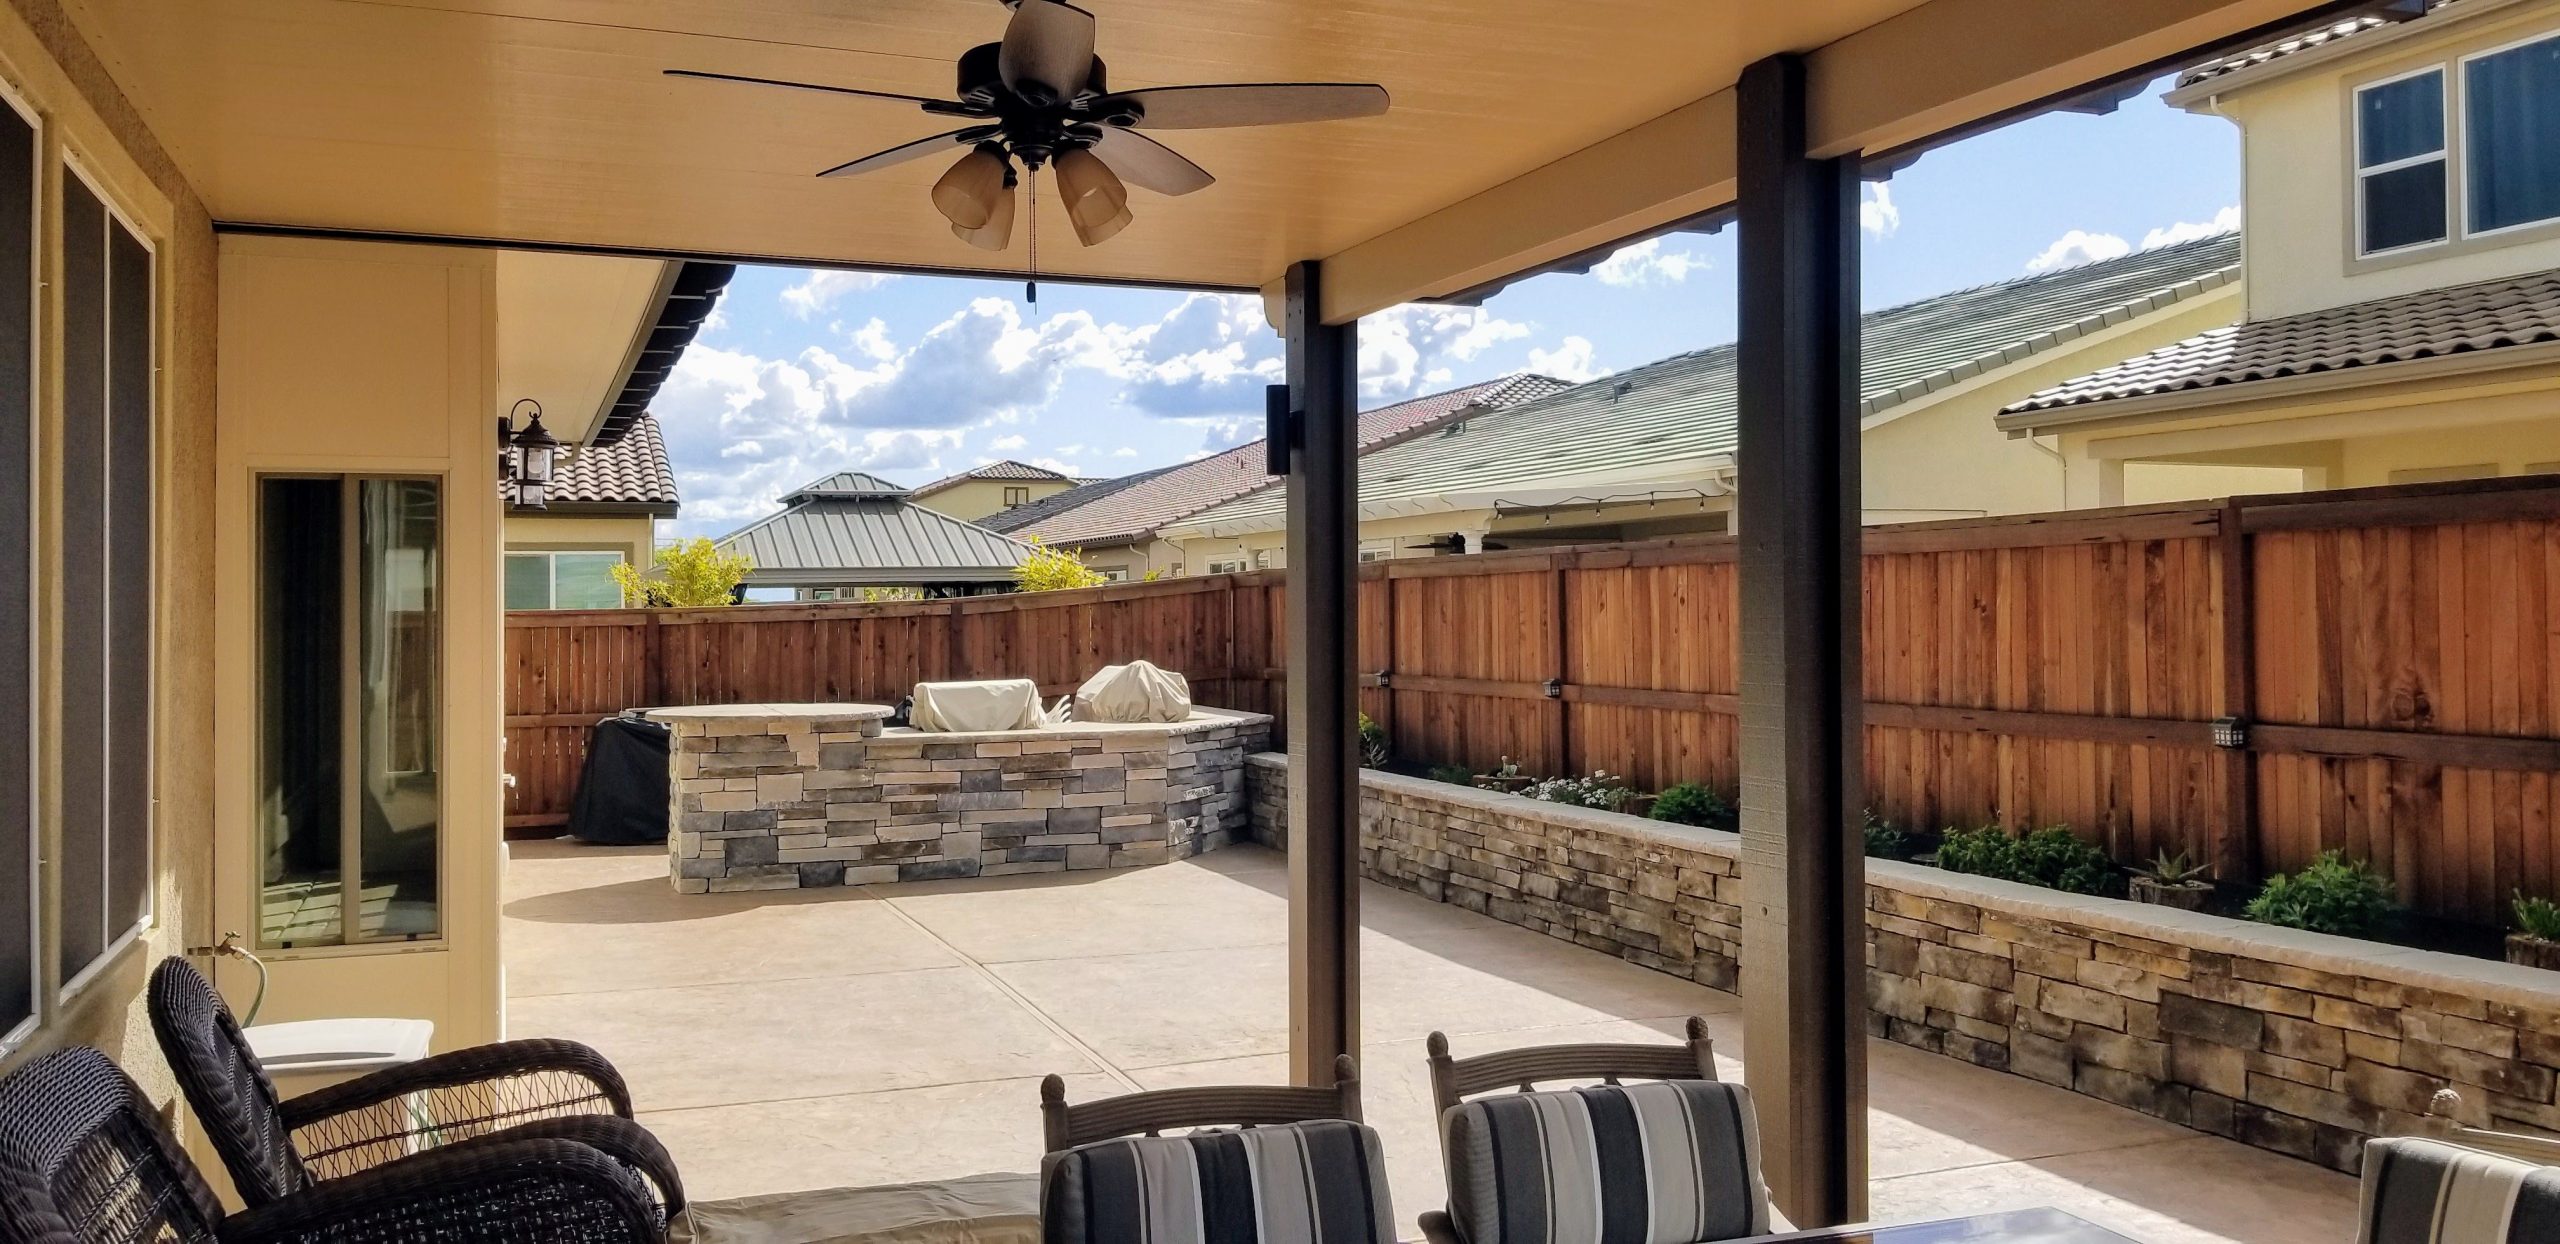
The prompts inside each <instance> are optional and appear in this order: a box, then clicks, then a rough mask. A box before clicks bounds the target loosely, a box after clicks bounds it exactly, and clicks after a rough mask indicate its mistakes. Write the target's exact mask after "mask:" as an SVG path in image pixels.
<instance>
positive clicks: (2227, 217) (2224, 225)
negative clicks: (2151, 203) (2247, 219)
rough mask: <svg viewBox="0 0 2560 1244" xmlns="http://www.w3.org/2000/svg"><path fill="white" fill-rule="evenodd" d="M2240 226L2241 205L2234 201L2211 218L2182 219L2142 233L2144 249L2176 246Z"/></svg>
mask: <svg viewBox="0 0 2560 1244" xmlns="http://www.w3.org/2000/svg"><path fill="white" fill-rule="evenodd" d="M2239 227H2240V205H2239V204H2237V203H2234V204H2232V205H2231V206H2229V207H2226V208H2223V209H2222V210H2221V211H2218V212H2215V213H2214V214H2213V219H2211V220H2181V221H2179V222H2178V223H2176V224H2174V225H2162V226H2160V227H2159V228H2156V229H2153V230H2151V231H2150V232H2148V233H2145V234H2143V235H2142V249H2144V250H2150V249H2151V248H2152V247H2154V246H2175V245H2177V244H2178V243H2180V242H2193V241H2195V240H2196V239H2198V238H2209V237H2212V236H2214V235H2216V234H2220V233H2229V232H2231V231H2232V230H2234V229H2237V228H2239Z"/></svg>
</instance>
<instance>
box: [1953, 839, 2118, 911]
mask: <svg viewBox="0 0 2560 1244" xmlns="http://www.w3.org/2000/svg"><path fill="white" fill-rule="evenodd" d="M1938 867H1940V868H1943V869H1946V870H1947V871H1948V872H1956V873H1971V874H1973V875H1975V876H1978V877H1998V878H2000V879H2002V880H2004V881H2023V882H2026V883H2027V884H2028V885H2040V886H2043V887H2045V888H2047V889H2051V890H2067V891H2070V892H2071V893H2073V894H2111V893H2114V892H2115V890H2116V888H2117V877H2116V869H2115V865H2114V864H2113V863H2112V862H2110V861H2109V860H2108V859H2107V855H2106V852H2104V851H2101V850H2099V849H2098V848H2096V847H2093V846H2090V845H2089V844H2088V843H2085V842H2082V841H2080V838H2079V836H2078V835H2076V834H2074V833H2072V832H2071V827H2070V826H2067V825H2048V826H2046V827H2045V828H2043V829H2038V830H2031V831H2029V832H2027V833H2024V834H2012V833H2010V832H2009V831H2007V830H2005V829H2002V828H2000V827H1999V826H1997V825H1984V826H1980V827H1978V828H1974V829H1950V830H1948V831H1947V833H1946V839H1945V841H1943V842H1941V843H1940V844H1939V845H1938Z"/></svg>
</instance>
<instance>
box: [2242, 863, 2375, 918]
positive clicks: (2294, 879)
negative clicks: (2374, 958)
mask: <svg viewBox="0 0 2560 1244" xmlns="http://www.w3.org/2000/svg"><path fill="white" fill-rule="evenodd" d="M2390 912H2391V883H2390V882H2389V881H2386V880H2384V879H2383V878H2382V876H2381V875H2380V874H2379V873H2376V872H2374V871H2373V869H2372V868H2371V867H2370V866H2369V865H2367V864H2366V863H2365V862H2364V861H2363V860H2350V859H2348V858H2346V857H2345V856H2343V855H2340V854H2339V853H2338V852H2335V851H2323V852H2321V853H2320V858H2319V859H2317V860H2314V861H2313V862H2312V864H2311V866H2310V867H2308V868H2305V869H2303V870H2302V871H2300V872H2297V873H2289V874H2288V873H2278V874H2276V875H2275V876H2273V877H2270V878H2268V879H2267V885H2266V888H2265V889H2263V890H2260V891H2258V896H2257V897H2256V898H2253V899H2250V900H2249V906H2248V910H2247V915H2248V917H2249V918H2250V919H2252V920H2255V921H2257V922H2259V923H2261V924H2280V925H2283V926H2285V927H2286V928H2291V929H2309V930H2311V931H2312V932H2314V933H2337V934H2342V935H2344V936H2348V937H2360V936H2363V935H2364V934H2366V933H2369V932H2371V931H2372V930H2373V929H2374V927H2375V926H2377V925H2379V924H2381V923H2382V920H2383V917H2385V916H2387V915H2389V914H2390Z"/></svg>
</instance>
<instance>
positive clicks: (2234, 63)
mask: <svg viewBox="0 0 2560 1244" xmlns="http://www.w3.org/2000/svg"><path fill="white" fill-rule="evenodd" d="M2393 24H2394V23H2391V22H2387V21H2384V20H2383V19H2381V18H2379V17H2375V16H2373V15H2372V14H2370V13H2359V14H2357V15H2355V16H2353V17H2348V18H2343V19H2341V20H2339V21H2335V22H2331V23H2330V24H2328V25H2326V26H2322V27H2320V28H2318V29H2316V30H2305V31H2301V32H2298V33H2295V34H2290V35H2286V36H2285V37H2284V38H2281V39H2277V40H2274V41H2272V42H2268V43H2261V44H2259V45H2258V46H2256V47H2253V48H2246V49H2243V50H2241V51H2238V52H2233V53H2231V54H2230V55H2228V56H2218V57H2215V58H2214V59H2212V60H2209V61H2206V62H2205V63H2203V64H2201V65H2197V66H2194V67H2192V68H2190V69H2188V70H2187V71H2186V72H2184V73H2181V74H2179V75H2178V85H2179V86H2194V85H2195V84H2196V83H2199V82H2202V81H2205V80H2206V79H2208V78H2219V77H2222V76H2224V75H2226V74H2234V73H2238V72H2240V71H2241V70H2243V69H2255V68H2257V67H2258V66H2260V65H2263V64H2266V63H2268V62H2269V61H2276V60H2282V59H2284V58H2285V57H2288V56H2291V55H2293V54H2294V53H2296V52H2308V51H2310V50H2311V49H2313V48H2316V47H2323V46H2326V45H2328V44H2331V43H2335V42H2337V41H2338V40H2340V39H2352V38H2354V37H2355V36H2357V35H2360V34H2363V33H2364V32H2366V31H2368V30H2378V29H2380V28H2382V27H2384V26H2389V25H2393Z"/></svg>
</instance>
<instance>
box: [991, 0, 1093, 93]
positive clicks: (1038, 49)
mask: <svg viewBox="0 0 2560 1244" xmlns="http://www.w3.org/2000/svg"><path fill="white" fill-rule="evenodd" d="M996 72H997V73H998V74H999V75H1001V76H1002V77H1003V78H1004V84H1005V86H1006V87H1007V88H1009V89H1011V90H1012V91H1013V93H1014V94H1016V95H1019V96H1021V97H1022V98H1023V99H1024V100H1025V101H1027V102H1029V103H1031V104H1034V105H1038V104H1050V103H1056V102H1058V101H1060V100H1069V99H1074V98H1075V97H1076V95H1077V93H1078V92H1080V91H1082V90H1084V84H1085V79H1086V77H1087V76H1089V75H1090V74H1091V73H1092V72H1093V14H1091V13H1087V12H1085V11H1084V10H1083V9H1079V8H1077V7H1076V6H1074V5H1072V4H1068V3H1066V2H1065V0H1022V3H1021V4H1019V5H1017V6H1015V8H1014V10H1013V20H1012V21H1011V22H1010V23H1007V24H1006V26H1005V28H1004V46H1003V48H1002V49H1001V50H1000V51H998V52H997V53H996Z"/></svg>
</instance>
